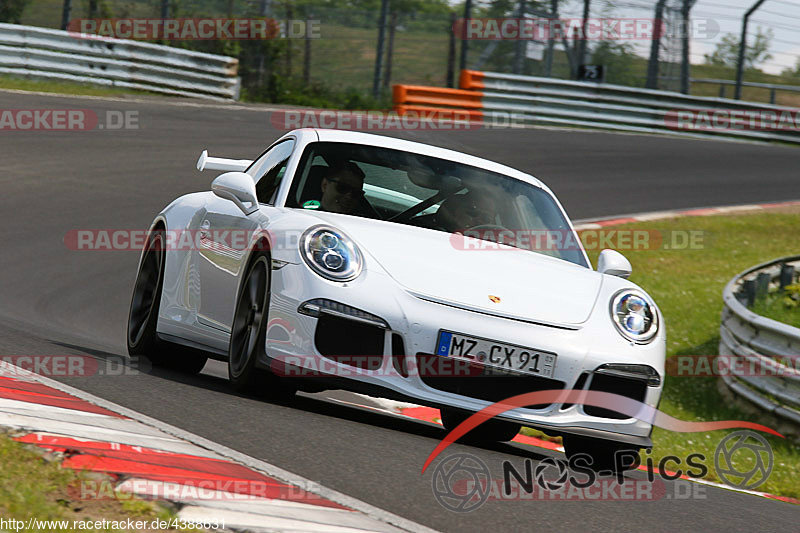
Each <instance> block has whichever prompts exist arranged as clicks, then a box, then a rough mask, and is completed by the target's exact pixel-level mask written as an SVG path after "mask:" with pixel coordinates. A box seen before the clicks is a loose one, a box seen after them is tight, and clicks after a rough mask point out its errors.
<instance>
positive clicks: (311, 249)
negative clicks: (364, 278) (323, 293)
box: [300, 226, 363, 281]
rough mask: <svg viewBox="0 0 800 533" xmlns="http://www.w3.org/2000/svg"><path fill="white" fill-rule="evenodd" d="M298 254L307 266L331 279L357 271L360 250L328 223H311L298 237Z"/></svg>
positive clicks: (349, 277) (343, 278)
mask: <svg viewBox="0 0 800 533" xmlns="http://www.w3.org/2000/svg"><path fill="white" fill-rule="evenodd" d="M300 255H302V256H303V259H304V260H305V262H306V264H307V265H308V266H309V267H311V270H313V271H314V272H316V273H317V274H319V275H320V276H322V277H323V278H326V279H329V280H332V281H350V280H353V279H355V278H357V277H358V275H359V274H361V267H362V263H363V260H362V258H361V252H360V251H359V250H358V247H356V245H355V243H354V242H353V241H351V240H350V238H349V237H347V235H345V234H344V233H342V232H341V231H339V230H336V229H333V228H331V227H330V226H314V227H312V228H309V229H308V230H306V232H305V233H303V236H302V237H301V238H300Z"/></svg>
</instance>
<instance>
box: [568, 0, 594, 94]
mask: <svg viewBox="0 0 800 533" xmlns="http://www.w3.org/2000/svg"><path fill="white" fill-rule="evenodd" d="M590 3H591V0H583V21H582V22H583V24H582V25H581V42H579V43H578V60H577V61H575V71H574V72H573V73H572V77H573V78H574V79H578V71H579V70H580V68H581V65H583V64H585V63H586V26H587V24H588V19H589V7H590V6H589V4H590Z"/></svg>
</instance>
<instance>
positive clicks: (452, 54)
mask: <svg viewBox="0 0 800 533" xmlns="http://www.w3.org/2000/svg"><path fill="white" fill-rule="evenodd" d="M449 40H450V46H449V47H448V49H447V86H448V87H451V88H452V87H454V86H455V73H454V72H453V71H454V70H455V68H456V14H455V13H450V39H449Z"/></svg>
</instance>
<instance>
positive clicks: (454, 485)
mask: <svg viewBox="0 0 800 533" xmlns="http://www.w3.org/2000/svg"><path fill="white" fill-rule="evenodd" d="M489 483H491V472H490V471H489V467H488V466H486V463H484V462H483V461H481V460H480V459H478V458H477V457H475V456H474V455H471V454H468V453H457V454H455V455H451V456H449V457H447V458H446V459H443V460H442V461H441V462H440V463H439V464H438V465H436V469H435V470H434V471H433V479H432V480H431V488H432V489H433V495H434V496H435V497H436V501H438V502H439V504H440V505H441V506H442V507H444V508H445V509H447V510H449V511H453V512H456V513H468V512H470V511H474V510H475V509H477V508H478V507H480V506H481V505H483V504H484V503H486V500H487V499H488V498H489V488H490V487H489ZM459 489H462V490H459ZM464 489H465V490H464Z"/></svg>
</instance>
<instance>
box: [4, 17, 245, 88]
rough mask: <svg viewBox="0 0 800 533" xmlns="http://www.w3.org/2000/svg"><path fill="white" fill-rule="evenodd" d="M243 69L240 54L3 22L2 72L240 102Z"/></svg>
mask: <svg viewBox="0 0 800 533" xmlns="http://www.w3.org/2000/svg"><path fill="white" fill-rule="evenodd" d="M238 68H239V60H238V59H236V58H234V57H227V56H220V55H214V54H205V53H202V52H194V51H191V50H184V49H182V48H174V47H171V46H164V45H158V44H151V43H143V42H138V41H130V40H124V39H111V38H105V37H103V38H99V37H95V38H82V37H80V35H79V34H77V33H71V32H66V31H60V30H51V29H47V28H37V27H34V26H20V25H16V24H2V23H0V74H10V75H15V76H22V77H33V78H43V79H58V80H65V81H74V82H79V83H92V84H97V85H106V86H111V87H123V88H128V89H139V90H145V91H151V92H156V93H161V94H170V95H175V96H189V97H194V98H206V99H214V100H231V99H233V100H236V99H238V98H239V91H240V86H241V82H240V79H239V78H238V77H237V73H238Z"/></svg>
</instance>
